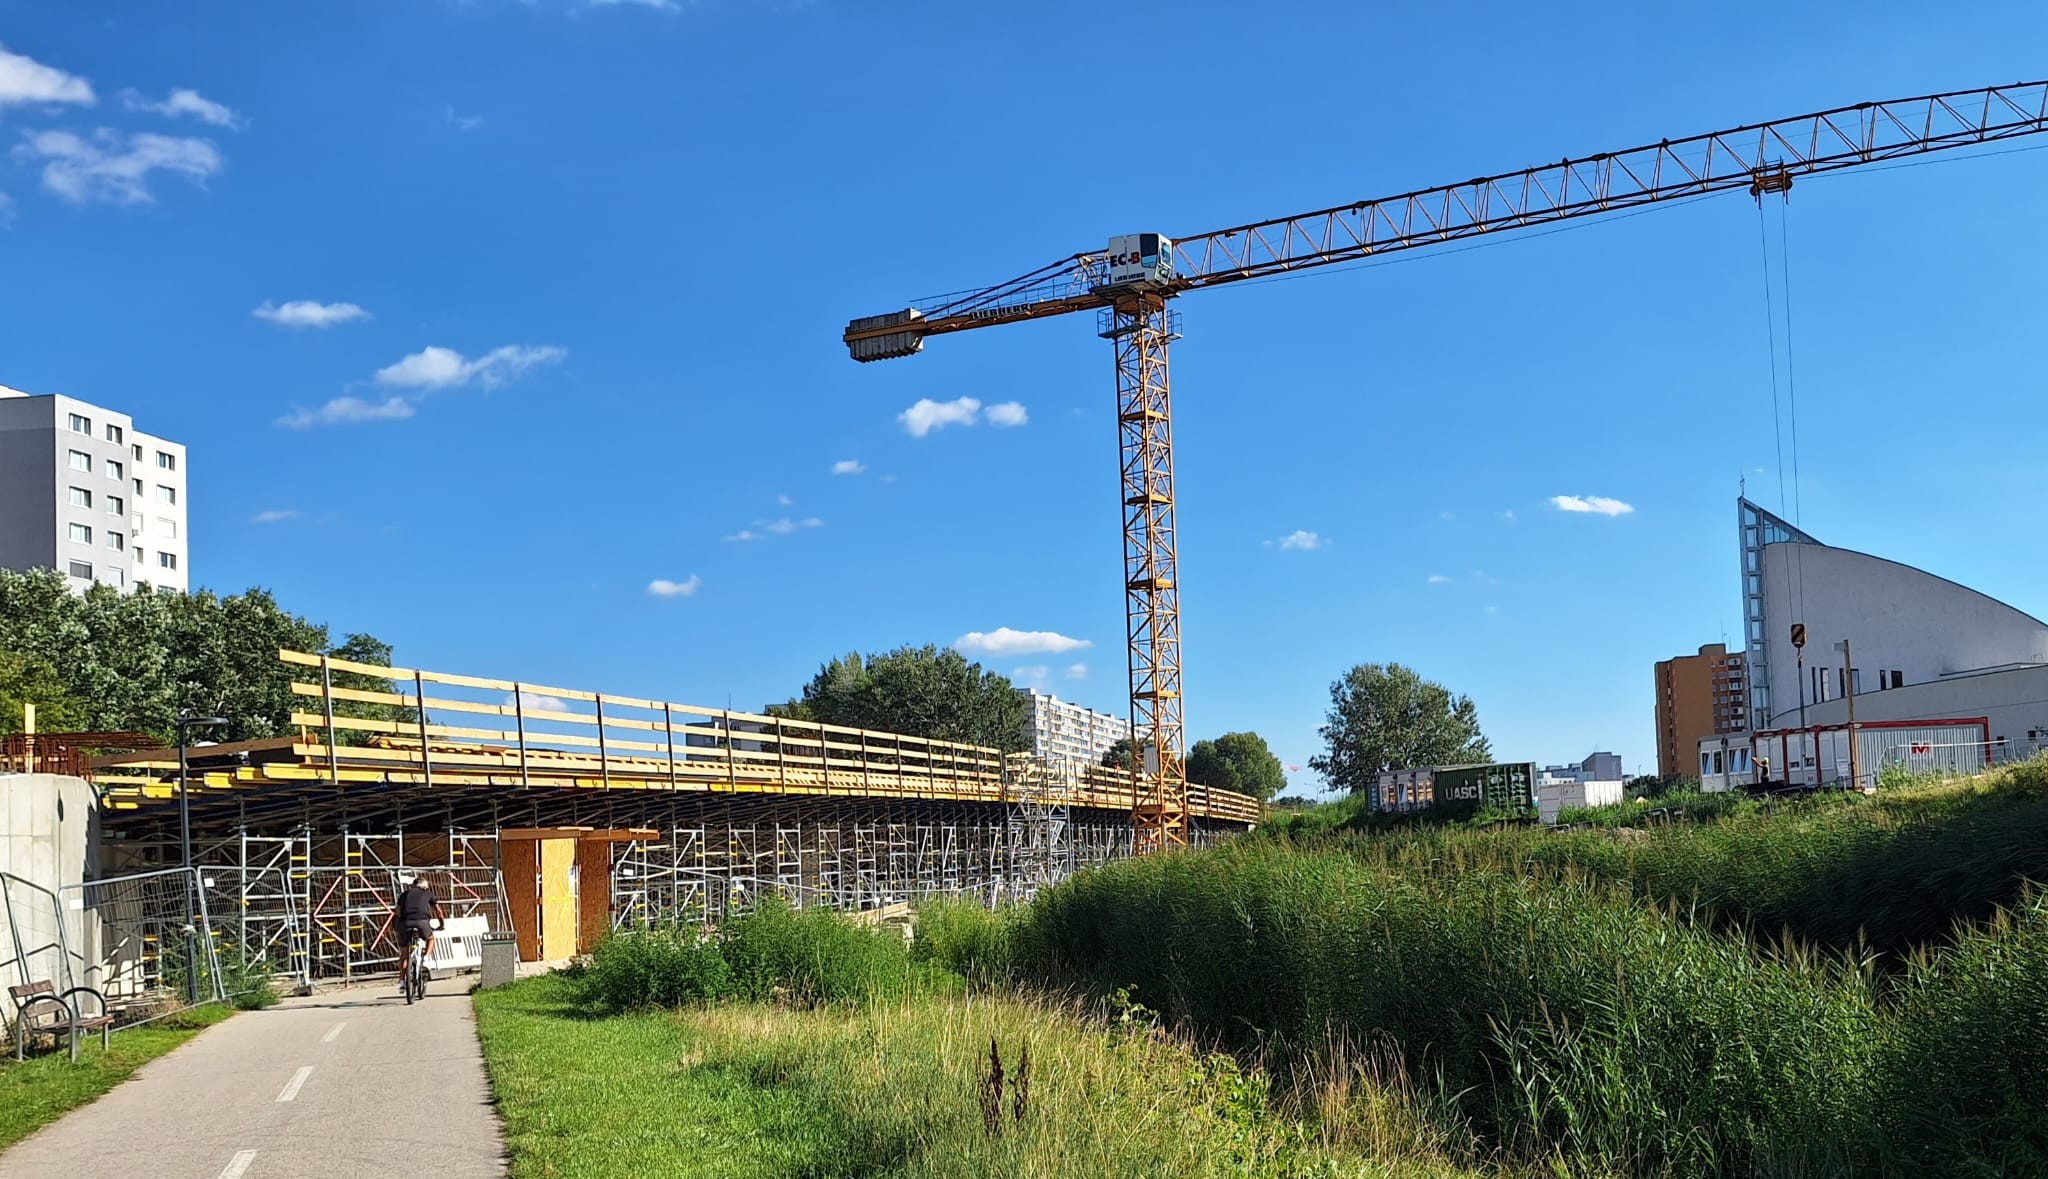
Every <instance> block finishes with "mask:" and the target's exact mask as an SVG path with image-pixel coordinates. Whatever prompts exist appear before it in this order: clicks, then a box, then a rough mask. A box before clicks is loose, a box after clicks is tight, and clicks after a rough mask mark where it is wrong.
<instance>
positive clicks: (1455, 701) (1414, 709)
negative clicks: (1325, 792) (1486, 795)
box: [1309, 663, 1493, 792]
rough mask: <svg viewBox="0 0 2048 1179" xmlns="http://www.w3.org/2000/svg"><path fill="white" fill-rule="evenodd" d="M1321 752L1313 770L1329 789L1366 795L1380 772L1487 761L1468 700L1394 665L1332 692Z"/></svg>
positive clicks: (1357, 673) (1351, 678) (1360, 674)
mask: <svg viewBox="0 0 2048 1179" xmlns="http://www.w3.org/2000/svg"><path fill="white" fill-rule="evenodd" d="M1327 719H1328V723H1327V724H1325V725H1324V726H1323V728H1322V736H1323V743H1324V752H1323V753H1321V754H1319V755H1317V756H1316V757H1314V758H1311V759H1310V760H1309V766H1310V768H1312V769H1314V770H1315V771H1316V772H1317V773H1319V774H1321V775H1322V776H1323V778H1324V779H1325V780H1326V781H1328V782H1329V783H1330V784H1331V785H1332V786H1336V787H1340V788H1342V789H1345V790H1350V791H1353V792H1357V791H1361V790H1369V789H1371V788H1373V787H1374V786H1375V785H1376V784H1377V783H1378V781H1379V775H1380V774H1381V772H1383V771H1385V770H1398V769H1414V768H1419V767H1423V766H1440V765H1463V764H1470V763H1480V762H1490V761H1492V760H1493V751H1492V748H1491V747H1490V746H1489V745H1488V744H1487V742H1486V738H1485V736H1484V735H1482V734H1481V733H1480V731H1479V713H1478V710H1477V709H1475V708H1474V707H1473V706H1472V700H1471V698H1470V697H1467V696H1453V695H1452V694H1451V692H1450V689H1448V688H1446V687H1444V686H1443V685H1442V684H1439V683H1435V682H1433V681H1430V680H1425V679H1423V678H1422V677H1421V676H1420V675H1418V674H1416V672H1415V670H1414V669H1413V668H1409V667H1403V666H1402V665H1401V664H1398V663H1388V664H1379V663H1361V664H1359V665H1358V666H1356V667H1354V668H1352V669H1351V670H1350V671H1347V672H1345V673H1344V678H1343V679H1340V680H1338V681H1337V682H1335V683H1333V684H1331V685H1330V712H1329V715H1328V718H1327Z"/></svg>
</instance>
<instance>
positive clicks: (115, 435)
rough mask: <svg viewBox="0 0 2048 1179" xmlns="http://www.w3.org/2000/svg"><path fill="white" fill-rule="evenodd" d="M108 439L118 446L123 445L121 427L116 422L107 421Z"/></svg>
mask: <svg viewBox="0 0 2048 1179" xmlns="http://www.w3.org/2000/svg"><path fill="white" fill-rule="evenodd" d="M107 441H109V442H111V443H113V444H114V445H116V446H119V445H121V427H119V426H117V425H115V424H114V423H112V422H108V423H107Z"/></svg>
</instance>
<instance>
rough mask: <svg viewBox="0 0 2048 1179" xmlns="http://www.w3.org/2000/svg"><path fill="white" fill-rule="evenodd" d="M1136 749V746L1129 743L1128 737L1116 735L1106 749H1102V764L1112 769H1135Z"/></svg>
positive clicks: (1136, 761)
mask: <svg viewBox="0 0 2048 1179" xmlns="http://www.w3.org/2000/svg"><path fill="white" fill-rule="evenodd" d="M1137 750H1138V747H1137V746H1136V745H1134V744H1132V743H1131V739H1130V738H1129V737H1118V738H1117V739H1116V740H1114V741H1112V742H1110V743H1109V748H1108V749H1105V750H1103V751H1102V764H1103V765H1105V766H1108V767H1109V768H1110V769H1112V770H1129V769H1136V768H1137V765H1138V752H1137Z"/></svg>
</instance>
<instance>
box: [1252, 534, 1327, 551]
mask: <svg viewBox="0 0 2048 1179" xmlns="http://www.w3.org/2000/svg"><path fill="white" fill-rule="evenodd" d="M1266 543H1267V544H1268V545H1269V546H1270V545H1278V546H1279V547H1280V548H1282V549H1285V550H1287V551H1289V552H1297V553H1312V552H1314V551H1315V550H1317V549H1320V548H1324V547H1327V546H1328V545H1329V543H1330V542H1329V541H1328V540H1326V539H1324V537H1323V536H1322V534H1321V533H1317V532H1309V531H1307V530H1305V529H1301V528H1297V529H1295V530H1294V531H1293V532H1290V533H1288V534H1287V535H1286V536H1283V537H1281V538H1280V539H1279V540H1269V541H1267V542H1266Z"/></svg>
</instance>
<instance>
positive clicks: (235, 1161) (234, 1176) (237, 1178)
mask: <svg viewBox="0 0 2048 1179" xmlns="http://www.w3.org/2000/svg"><path fill="white" fill-rule="evenodd" d="M255 1161H256V1152H255V1151H253V1150H238V1151H236V1152H235V1157H234V1158H231V1159H229V1160H228V1165H227V1166H226V1167H224V1168H222V1169H221V1173H220V1179H242V1173H243V1172H244V1171H247V1170H248V1169H249V1164H250V1163H253V1162H255Z"/></svg>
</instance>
